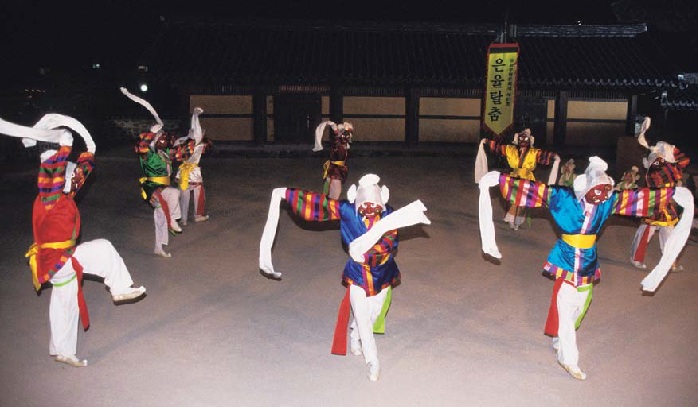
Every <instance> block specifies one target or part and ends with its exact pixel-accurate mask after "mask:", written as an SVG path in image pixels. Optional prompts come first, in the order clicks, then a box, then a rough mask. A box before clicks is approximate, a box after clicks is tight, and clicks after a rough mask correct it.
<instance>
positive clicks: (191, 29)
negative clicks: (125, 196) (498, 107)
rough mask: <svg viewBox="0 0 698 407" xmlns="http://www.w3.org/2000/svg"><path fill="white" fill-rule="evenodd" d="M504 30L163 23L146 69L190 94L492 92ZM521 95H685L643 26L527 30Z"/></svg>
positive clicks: (518, 31)
mask: <svg viewBox="0 0 698 407" xmlns="http://www.w3.org/2000/svg"><path fill="white" fill-rule="evenodd" d="M501 28H502V27H501V26H500V25H494V24H489V25H488V24H483V25H472V24H471V25H449V24H405V23H370V22H366V23H354V22H347V23H343V24H337V23H334V22H302V21H233V22H220V21H197V22H192V21H186V20H171V21H166V22H164V23H163V25H162V27H161V32H160V34H159V36H158V38H157V40H156V41H155V43H154V44H153V46H152V47H151V48H150V49H149V50H148V51H147V52H146V53H145V54H144V61H143V62H144V63H145V64H147V65H148V67H149V72H150V73H151V74H152V75H153V77H154V78H155V79H161V80H165V81H170V82H181V83H187V84H189V85H191V86H211V87H224V86H251V85H279V84H284V85H292V84H304V85H327V86H329V85H331V84H342V85H344V86H441V87H454V88H477V89H480V88H481V87H483V86H484V77H485V59H486V54H487V47H488V45H489V44H490V43H492V42H493V41H495V40H496V39H497V38H498V34H499V32H500V31H501ZM509 31H510V33H509V34H510V35H515V36H516V42H518V44H519V47H520V57H519V69H520V70H519V88H520V89H529V90H531V89H583V90H619V91H624V90H638V89H647V88H654V89H656V88H669V87H676V73H677V72H678V69H677V68H675V67H674V66H672V65H671V64H670V63H669V60H668V59H667V58H666V57H665V56H664V55H663V54H662V52H661V49H660V48H659V47H658V46H657V45H656V44H655V43H654V42H653V41H652V39H651V38H650V37H649V35H648V34H647V32H646V31H647V29H646V27H645V26H644V25H641V24H640V25H637V24H636V25H630V26H518V27H516V28H515V30H511V29H510V30H509Z"/></svg>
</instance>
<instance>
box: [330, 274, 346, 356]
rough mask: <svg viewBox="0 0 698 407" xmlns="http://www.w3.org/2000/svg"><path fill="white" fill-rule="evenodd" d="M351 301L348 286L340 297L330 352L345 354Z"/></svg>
mask: <svg viewBox="0 0 698 407" xmlns="http://www.w3.org/2000/svg"><path fill="white" fill-rule="evenodd" d="M350 309H351V303H350V301H349V287H347V291H346V292H345V294H344V298H342V303H341V304H340V305H339V312H338V313H337V325H335V327H334V339H333V340H332V354H333V355H343V356H346V354H347V328H348V327H349V310H350Z"/></svg>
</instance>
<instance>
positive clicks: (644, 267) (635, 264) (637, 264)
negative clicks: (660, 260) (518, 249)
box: [630, 259, 647, 270]
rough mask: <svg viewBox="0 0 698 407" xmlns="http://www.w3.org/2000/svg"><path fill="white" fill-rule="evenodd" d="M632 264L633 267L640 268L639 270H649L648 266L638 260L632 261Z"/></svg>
mask: <svg viewBox="0 0 698 407" xmlns="http://www.w3.org/2000/svg"><path fill="white" fill-rule="evenodd" d="M630 263H632V265H633V266H635V267H637V268H639V269H643V270H644V269H646V268H647V266H646V265H645V264H644V263H642V262H640V261H637V260H633V259H630Z"/></svg>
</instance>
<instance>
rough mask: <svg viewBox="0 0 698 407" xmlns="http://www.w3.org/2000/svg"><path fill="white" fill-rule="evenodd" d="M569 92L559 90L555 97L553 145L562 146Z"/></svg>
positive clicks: (565, 134) (563, 143)
mask: <svg viewBox="0 0 698 407" xmlns="http://www.w3.org/2000/svg"><path fill="white" fill-rule="evenodd" d="M568 100H569V92H567V91H561V92H559V93H558V94H557V97H555V121H554V124H553V146H554V147H556V148H561V147H564V145H565V137H566V136H567V102H568Z"/></svg>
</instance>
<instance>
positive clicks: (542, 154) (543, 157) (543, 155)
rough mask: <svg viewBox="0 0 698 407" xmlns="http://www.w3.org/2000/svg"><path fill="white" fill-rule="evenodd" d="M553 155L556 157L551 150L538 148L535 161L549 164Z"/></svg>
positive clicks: (553, 157)
mask: <svg viewBox="0 0 698 407" xmlns="http://www.w3.org/2000/svg"><path fill="white" fill-rule="evenodd" d="M555 157H557V154H556V153H553V152H552V151H546V150H538V154H537V156H536V162H537V163H538V164H542V165H550V163H551V162H552V161H553V160H554V159H555Z"/></svg>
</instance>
